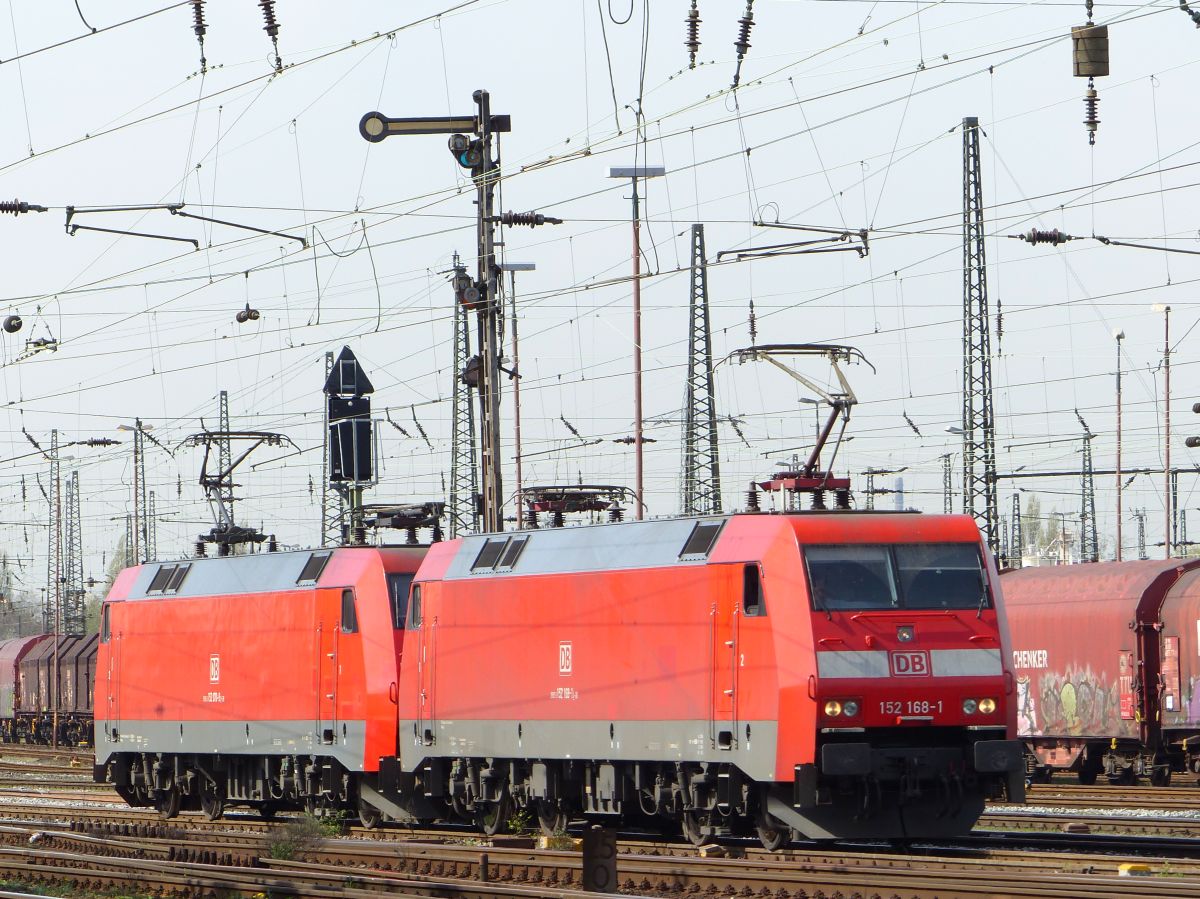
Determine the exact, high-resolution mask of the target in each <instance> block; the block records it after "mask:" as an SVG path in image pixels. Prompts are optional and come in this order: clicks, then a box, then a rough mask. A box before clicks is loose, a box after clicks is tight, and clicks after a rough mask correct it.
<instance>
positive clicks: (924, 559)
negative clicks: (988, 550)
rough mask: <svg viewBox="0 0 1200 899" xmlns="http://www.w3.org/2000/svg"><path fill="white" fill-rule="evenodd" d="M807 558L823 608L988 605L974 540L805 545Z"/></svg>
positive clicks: (815, 594) (817, 606) (813, 591)
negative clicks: (967, 541)
mask: <svg viewBox="0 0 1200 899" xmlns="http://www.w3.org/2000/svg"><path fill="white" fill-rule="evenodd" d="M804 560H805V566H806V568H807V571H808V583H809V591H810V593H811V595H812V603H813V608H815V609H818V610H820V611H823V612H836V611H853V612H861V611H872V610H886V609H902V608H903V609H982V608H989V607H990V600H989V598H988V595H987V589H986V582H985V580H984V576H983V566H982V563H981V560H980V555H979V548H978V547H977V546H976V545H975V544H973V543H910V544H899V545H894V546H889V545H861V544H859V545H836V546H807V547H805V548H804Z"/></svg>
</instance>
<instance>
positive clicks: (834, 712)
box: [825, 699, 842, 718]
mask: <svg viewBox="0 0 1200 899" xmlns="http://www.w3.org/2000/svg"><path fill="white" fill-rule="evenodd" d="M825 714H826V715H828V716H829V717H830V718H836V717H837V716H838V715H840V714H842V704H841V703H840V702H838V701H837V700H836V699H831V700H829V702H827V703H825Z"/></svg>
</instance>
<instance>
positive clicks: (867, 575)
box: [804, 545, 900, 612]
mask: <svg viewBox="0 0 1200 899" xmlns="http://www.w3.org/2000/svg"><path fill="white" fill-rule="evenodd" d="M804 558H805V560H806V561H807V562H808V583H809V589H810V590H811V592H812V599H813V605H815V606H816V607H817V608H818V609H821V610H822V611H834V612H836V611H838V610H839V609H853V610H855V611H862V610H866V609H895V608H898V607H899V605H900V602H899V598H898V597H897V595H896V581H895V578H894V577H893V576H892V563H891V554H890V553H889V552H888V547H886V546H861V545H860V546H809V547H806V548H805V550H804Z"/></svg>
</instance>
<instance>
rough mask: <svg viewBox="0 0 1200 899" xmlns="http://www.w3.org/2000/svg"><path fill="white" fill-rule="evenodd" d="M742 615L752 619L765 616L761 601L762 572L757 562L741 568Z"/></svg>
mask: <svg viewBox="0 0 1200 899" xmlns="http://www.w3.org/2000/svg"><path fill="white" fill-rule="evenodd" d="M742 614H743V615H746V616H748V617H754V616H759V615H766V614H767V605H766V603H765V602H764V601H763V591H762V572H761V570H760V569H759V567H758V563H757V562H748V563H747V564H745V565H743V566H742Z"/></svg>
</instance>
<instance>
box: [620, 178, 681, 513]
mask: <svg viewBox="0 0 1200 899" xmlns="http://www.w3.org/2000/svg"><path fill="white" fill-rule="evenodd" d="M666 173H667V170H666V169H665V168H663V167H662V166H658V165H634V166H614V167H612V168H610V169H609V170H608V177H610V178H628V179H629V180H630V183H631V184H632V185H633V458H634V478H635V480H634V493H635V494H636V497H637V502H636V505H637V519H638V521H641V520H642V519H643V518H644V517H645V510H646V499H645V466H644V458H643V439H642V432H643V425H642V245H641V234H642V220H641V209H640V205H639V197H638V179H639V178H661V177H662V176H664V175H665V174H666Z"/></svg>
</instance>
